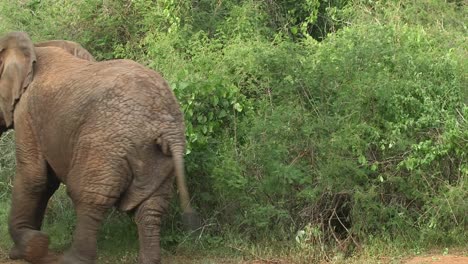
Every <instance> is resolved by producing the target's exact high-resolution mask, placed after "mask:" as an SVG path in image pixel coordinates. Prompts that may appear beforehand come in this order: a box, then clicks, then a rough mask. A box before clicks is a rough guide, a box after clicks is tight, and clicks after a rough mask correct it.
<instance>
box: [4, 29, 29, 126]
mask: <svg viewBox="0 0 468 264" xmlns="http://www.w3.org/2000/svg"><path fill="white" fill-rule="evenodd" d="M35 61H36V53H35V52H34V46H33V44H32V42H31V39H30V38H29V36H28V34H26V33H23V32H12V33H9V34H8V35H6V36H4V37H2V38H0V110H1V111H2V114H3V119H4V123H5V125H6V126H7V127H10V126H12V125H13V110H14V108H15V104H16V102H17V101H18V100H19V99H20V97H21V95H22V94H23V92H24V90H25V89H26V87H28V85H29V84H30V83H31V82H32V80H33V64H34V62H35Z"/></svg>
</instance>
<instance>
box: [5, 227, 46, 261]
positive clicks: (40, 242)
mask: <svg viewBox="0 0 468 264" xmlns="http://www.w3.org/2000/svg"><path fill="white" fill-rule="evenodd" d="M48 252H49V237H48V236H47V235H46V234H44V233H42V232H40V231H36V230H31V231H28V232H26V233H25V234H24V236H23V238H22V240H21V242H20V244H19V245H15V246H14V247H13V248H12V249H11V251H10V254H9V257H10V258H11V259H25V260H26V261H29V262H31V263H39V261H40V260H41V259H43V258H44V257H46V256H47V254H48Z"/></svg>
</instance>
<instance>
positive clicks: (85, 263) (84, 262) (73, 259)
mask: <svg viewBox="0 0 468 264" xmlns="http://www.w3.org/2000/svg"><path fill="white" fill-rule="evenodd" d="M58 263H60V264H94V263H95V261H94V260H89V259H85V258H82V257H80V256H77V255H75V254H73V251H72V250H69V251H67V252H65V254H63V256H62V257H61V258H60V260H59V262H58Z"/></svg>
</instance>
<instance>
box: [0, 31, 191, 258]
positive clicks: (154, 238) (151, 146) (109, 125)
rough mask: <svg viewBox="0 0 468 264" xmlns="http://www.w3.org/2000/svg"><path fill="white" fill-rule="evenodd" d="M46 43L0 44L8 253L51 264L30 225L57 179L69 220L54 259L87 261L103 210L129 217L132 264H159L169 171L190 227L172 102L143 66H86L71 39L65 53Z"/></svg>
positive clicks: (37, 220) (35, 226)
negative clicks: (134, 241)
mask: <svg viewBox="0 0 468 264" xmlns="http://www.w3.org/2000/svg"><path fill="white" fill-rule="evenodd" d="M56 44H57V43H56V42H55V43H53V44H51V45H50V46H48V45H46V44H43V45H37V46H36V47H35V46H34V45H33V44H32V42H31V40H30V38H29V36H28V35H27V34H26V33H22V32H13V33H10V34H8V35H6V36H4V37H3V38H1V39H0V110H1V111H0V132H1V131H5V130H6V129H9V128H13V127H14V129H15V131H16V133H15V137H16V138H15V142H16V160H17V168H16V175H15V179H14V186H13V194H12V206H11V212H10V219H9V231H10V235H11V237H12V239H13V241H14V244H15V246H14V247H13V249H12V250H11V252H10V257H11V258H13V259H25V260H27V261H29V262H32V263H51V261H48V260H47V259H48V257H49V256H50V255H51V254H49V252H48V243H49V239H48V236H47V235H46V234H44V233H43V232H41V231H40V229H41V225H42V220H43V217H44V212H45V209H46V206H47V202H48V200H49V198H50V197H51V196H52V195H53V193H54V192H55V190H56V189H57V188H58V186H59V184H60V183H64V184H65V185H66V186H67V192H68V194H69V196H70V198H71V199H72V201H73V204H74V207H75V211H76V215H77V223H76V227H75V231H74V235H73V243H72V245H71V248H70V249H69V250H68V251H67V252H66V253H65V254H64V255H63V256H62V257H60V258H59V260H58V261H57V262H58V263H62V264H85V263H86V264H88V263H95V259H96V233H97V231H98V228H99V225H100V223H101V221H102V220H103V217H104V215H105V213H106V211H107V210H108V209H109V208H111V207H112V206H117V207H118V208H120V209H121V210H123V211H134V212H135V220H136V223H137V226H138V234H139V242H140V251H139V263H144V264H149V263H160V249H159V229H160V221H161V220H160V219H161V215H162V214H163V213H164V211H165V210H166V209H167V207H168V203H169V198H170V196H171V192H172V185H173V180H174V175H175V178H176V180H177V186H178V190H179V194H180V200H181V206H182V208H183V211H184V216H185V217H186V218H187V219H191V220H192V221H191V222H190V224H192V227H193V228H195V226H193V225H196V224H198V218H197V217H194V215H196V214H195V212H194V211H193V210H192V208H191V206H190V202H189V195H188V191H187V188H186V185H185V180H184V165H183V153H184V150H185V135H184V130H185V127H184V123H183V116H182V113H181V111H180V109H179V104H178V103H177V101H176V99H175V96H174V94H173V93H172V91H171V90H170V88H169V87H168V85H167V83H166V82H165V81H164V80H163V78H162V77H161V76H160V75H159V74H157V73H156V72H154V71H152V70H149V69H147V68H145V67H143V66H141V65H139V64H137V63H135V62H133V61H130V60H113V61H106V62H95V61H93V60H92V59H90V58H89V57H80V56H79V54H86V53H76V52H75V51H74V50H73V49H74V48H76V47H79V48H82V47H81V46H79V45H78V46H76V45H74V44H73V42H71V43H68V44H72V49H71V50H67V48H66V47H65V48H64V47H62V46H60V45H62V44H60V45H56ZM65 44H67V43H65ZM86 52H87V51H86ZM77 54H78V55H77ZM74 55H75V56H74ZM91 58H92V57H91Z"/></svg>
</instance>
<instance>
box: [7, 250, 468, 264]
mask: <svg viewBox="0 0 468 264" xmlns="http://www.w3.org/2000/svg"><path fill="white" fill-rule="evenodd" d="M463 255H464V256H463ZM391 259H392V258H390V257H388V258H387V257H383V258H380V261H378V262H379V263H382V264H387V263H388V264H394V263H402V264H468V256H466V254H459V255H438V254H429V255H424V256H417V257H408V258H403V259H401V260H397V261H395V260H394V259H393V260H391ZM193 262H194V261H193V259H192V258H191V257H190V256H165V257H164V259H163V264H185V263H187V264H190V263H193ZM195 262H196V263H207V264H208V263H209V264H290V262H288V261H282V260H278V259H275V260H250V261H239V260H234V259H223V258H210V259H206V260H205V259H197V261H195ZM358 262H359V263H369V264H370V262H368V261H365V260H363V261H362V262H361V261H359V260H358ZM358 262H355V261H353V263H358ZM372 262H373V261H372ZM99 263H100V264H103V263H105V264H107V263H108V262H106V261H105V260H104V261H99ZM340 263H343V262H340ZM0 264H28V263H27V262H24V261H12V260H9V259H8V257H7V255H6V253H5V252H2V251H1V250H0ZM320 264H332V263H320Z"/></svg>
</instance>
